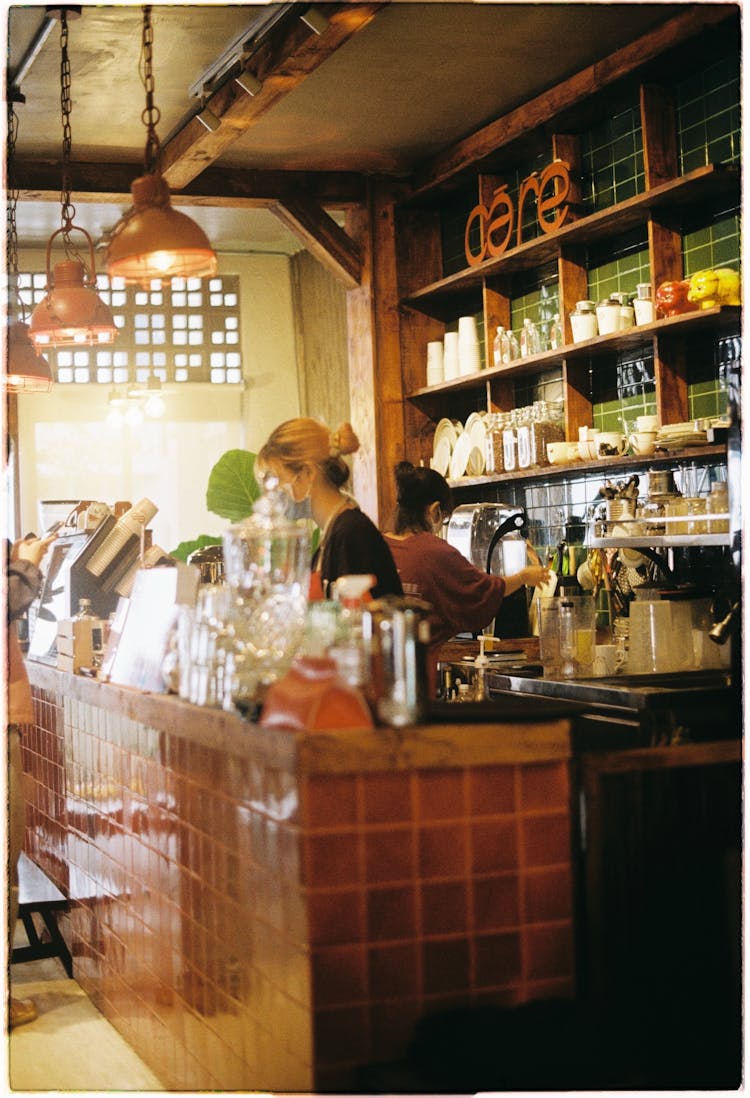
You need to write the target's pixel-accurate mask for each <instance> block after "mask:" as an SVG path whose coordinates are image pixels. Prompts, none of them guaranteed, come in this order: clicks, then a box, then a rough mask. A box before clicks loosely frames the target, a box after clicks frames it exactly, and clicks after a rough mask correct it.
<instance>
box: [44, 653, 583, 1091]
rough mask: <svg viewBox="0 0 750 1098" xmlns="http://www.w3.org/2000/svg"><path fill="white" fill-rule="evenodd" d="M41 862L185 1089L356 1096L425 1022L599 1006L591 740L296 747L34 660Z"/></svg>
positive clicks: (448, 730) (150, 1058)
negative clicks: (569, 997) (592, 948)
mask: <svg viewBox="0 0 750 1098" xmlns="http://www.w3.org/2000/svg"><path fill="white" fill-rule="evenodd" d="M29 671H30V676H31V679H32V683H33V686H34V693H35V705H36V724H35V726H34V727H33V728H31V729H29V730H28V732H27V734H26V736H25V748H24V751H25V760H24V761H25V766H26V769H27V771H28V797H29V801H28V817H27V824H28V827H27V849H28V852H29V853H30V854H31V856H32V857H33V858H34V859H35V860H36V861H38V862H39V863H40V864H41V865H42V866H43V867H44V868H45V869H46V870H47V872H48V873H49V874H50V876H51V877H52V878H53V879H54V880H55V881H56V883H57V884H58V885H59V886H60V887H61V888H62V889H63V890H64V891H65V892H66V894H68V895H69V896H70V897H71V899H72V900H73V903H72V905H71V911H70V913H69V915H67V916H66V918H65V920H64V925H63V932H64V934H65V937H66V940H67V941H68V944H69V946H70V948H71V952H72V954H73V962H74V974H75V977H76V979H77V980H78V981H79V983H80V984H81V985H82V986H83V987H84V988H85V990H86V991H87V993H88V994H89V995H90V996H91V998H92V1000H93V1001H94V1002H95V1003H96V1004H97V1006H98V1007H99V1008H100V1009H101V1011H102V1012H103V1013H104V1014H105V1016H106V1017H107V1018H108V1019H109V1020H110V1021H111V1022H112V1023H113V1024H114V1025H115V1026H116V1028H117V1029H118V1030H119V1031H120V1032H121V1033H122V1035H123V1036H124V1037H125V1038H126V1039H127V1040H128V1042H129V1043H130V1044H131V1045H132V1046H133V1047H134V1048H135V1049H136V1051H137V1052H138V1054H139V1055H140V1056H141V1057H142V1058H143V1059H144V1060H145V1061H146V1062H147V1063H148V1064H149V1065H150V1066H151V1067H152V1068H153V1070H154V1071H156V1072H157V1074H158V1075H159V1077H160V1078H161V1079H162V1081H163V1082H164V1084H165V1086H167V1087H168V1088H170V1089H179V1090H202V1089H206V1090H274V1091H311V1090H318V1091H320V1090H332V1089H352V1088H353V1087H354V1086H355V1084H356V1070H357V1068H358V1066H361V1065H364V1064H373V1063H378V1062H385V1061H392V1060H397V1059H400V1058H401V1057H403V1055H404V1052H405V1050H406V1046H407V1044H408V1041H409V1039H410V1037H411V1035H412V1032H413V1026H414V1023H415V1022H416V1021H417V1019H418V1018H420V1017H421V1016H423V1015H425V1014H427V1013H429V1012H431V1011H434V1010H438V1009H440V1008H443V1007H446V1006H454V1005H459V1004H479V1003H512V1002H518V1001H522V1000H525V999H529V998H538V997H544V996H549V995H565V994H571V993H572V991H573V968H574V966H573V929H572V898H571V897H572V884H571V843H570V828H571V823H570V821H571V810H570V775H569V757H570V746H569V742H570V735H569V726H568V722H567V721H563V720H558V721H549V722H547V723H540V724H533V723H524V724H465V725H464V724H458V723H457V724H450V725H449V724H440V725H424V726H419V727H416V728H410V729H405V730H402V731H398V732H397V731H394V730H392V729H378V730H375V731H374V732H367V733H358V732H343V733H340V732H336V733H314V734H313V733H295V732H291V731H287V730H278V729H274V730H269V729H263V728H260V727H258V726H256V725H252V724H248V723H246V722H244V721H242V720H241V719H239V718H238V717H236V716H234V715H232V714H228V713H223V712H219V711H215V710H210V709H199V708H196V707H194V706H190V705H187V704H185V703H183V702H180V701H179V700H178V699H176V698H172V697H162V696H153V695H144V694H140V693H137V692H135V691H132V690H128V689H125V688H120V687H116V686H111V685H103V684H100V683H97V682H94V681H91V680H87V679H83V678H79V677H75V676H72V675H68V674H64V673H62V672H58V671H56V670H54V669H52V668H48V667H46V666H43V665H41V664H34V663H31V664H30V665H29Z"/></svg>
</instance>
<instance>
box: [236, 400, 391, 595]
mask: <svg viewBox="0 0 750 1098" xmlns="http://www.w3.org/2000/svg"><path fill="white" fill-rule="evenodd" d="M358 449H359V439H358V438H357V436H356V434H355V433H354V431H353V429H352V426H351V424H350V423H342V425H341V426H340V427H339V428H338V429H337V430H336V431H329V430H328V428H327V427H326V426H325V425H324V424H322V423H319V422H318V420H316V419H309V418H307V417H304V416H300V417H298V418H296V419H290V420H287V421H286V422H285V423H282V424H280V426H278V427H277V428H276V430H275V431H273V432H272V434H271V435H270V436H269V438H268V440H267V442H266V443H265V444H264V445H263V447H262V448H261V450H260V453H259V454H258V457H257V460H256V469H257V470H258V472H259V473H260V474H261V475H262V474H264V473H270V474H271V475H273V476H275V477H278V478H279V483H280V484H281V485H282V487H284V488H285V489H286V491H287V492H288V493H289V495H290V496H291V498H292V499H293V500H294V501H295V503H301V502H302V501H303V500H305V499H309V500H310V509H311V512H312V517H313V520H314V521H315V523H316V524H317V525H318V527H319V528H320V532H321V533H320V542H319V544H318V548H317V550H316V552H315V555H314V557H313V560H312V569H313V576H315V575H316V574H319V577H320V582H321V587H322V592H323V594H324V595H330V594H331V591H330V585H331V584H332V583H333V582H334V580H336V579H338V577H339V576H344V575H353V574H357V575H366V574H368V573H370V574H372V575H374V576H375V583H374V585H373V587H372V589H371V594H372V596H373V598H381V597H382V596H383V595H400V594H402V593H403V592H402V587H401V580H400V579H399V576H398V571H397V570H396V565H395V563H394V561H393V557H392V555H391V551H390V549H389V548H388V546H387V544H386V542H385V539H384V537H383V535H382V534H381V533H380V531H379V530H378V528H377V526H375V524H374V523H373V522H372V520H371V519H370V518H368V516H367V515H366V514H365V513H364V512H363V511H361V510H360V509H359V507H358V505H357V503H356V501H355V500H354V499H353V498H352V496H350V495H348V493H346V492H344V491H342V488H343V486H344V485H345V484H346V482H347V480H348V479H349V467H348V465H347V464H346V462H345V461H344V460H343V458H342V456H341V455H342V454H353V453H355V452H356V451H357V450H358ZM312 589H314V584H313V585H312Z"/></svg>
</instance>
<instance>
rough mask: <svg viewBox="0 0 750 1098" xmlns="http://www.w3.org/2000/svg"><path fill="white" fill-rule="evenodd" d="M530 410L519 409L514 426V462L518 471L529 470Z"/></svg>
mask: <svg viewBox="0 0 750 1098" xmlns="http://www.w3.org/2000/svg"><path fill="white" fill-rule="evenodd" d="M531 420H532V411H531V408H528V407H527V408H519V409H518V412H517V424H516V460H517V462H518V468H519V469H530V468H531Z"/></svg>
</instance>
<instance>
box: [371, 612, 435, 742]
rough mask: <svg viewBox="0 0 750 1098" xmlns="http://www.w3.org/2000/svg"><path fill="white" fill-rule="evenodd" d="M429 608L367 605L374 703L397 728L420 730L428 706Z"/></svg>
mask: <svg viewBox="0 0 750 1098" xmlns="http://www.w3.org/2000/svg"><path fill="white" fill-rule="evenodd" d="M429 611H430V606H429V604H428V603H426V602H422V601H421V600H420V599H414V598H402V597H398V596H395V595H390V596H388V597H387V598H382V599H375V600H373V601H372V602H369V603H367V605H366V607H365V610H364V617H365V620H366V623H367V625H366V629H365V632H366V634H367V635H369V642H370V645H371V668H372V692H373V703H374V705H375V710H376V712H377V715H378V718H379V719H380V720H381V721H383V723H384V724H388V725H391V726H392V727H394V728H403V727H405V726H406V725H410V724H418V723H419V721H420V720H422V719H423V718H424V713H425V705H426V702H427V693H428V688H427V662H426V661H427V646H428V645H429V643H430V625H429V621H428V614H429Z"/></svg>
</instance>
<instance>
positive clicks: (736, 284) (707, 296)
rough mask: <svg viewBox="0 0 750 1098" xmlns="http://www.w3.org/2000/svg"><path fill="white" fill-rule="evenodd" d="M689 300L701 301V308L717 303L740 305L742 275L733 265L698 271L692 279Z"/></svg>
mask: <svg viewBox="0 0 750 1098" xmlns="http://www.w3.org/2000/svg"><path fill="white" fill-rule="evenodd" d="M688 301H698V302H700V305H699V308H701V309H714V308H716V306H717V305H740V304H741V300H740V276H739V274H738V272H737V271H734V270H732V268H731V267H717V269H716V270H706V271H696V272H695V274H694V275H693V277H692V278H691V279H690V288H689V290H688Z"/></svg>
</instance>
